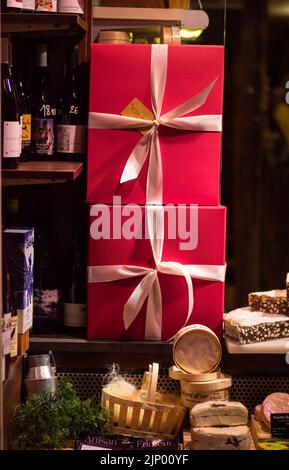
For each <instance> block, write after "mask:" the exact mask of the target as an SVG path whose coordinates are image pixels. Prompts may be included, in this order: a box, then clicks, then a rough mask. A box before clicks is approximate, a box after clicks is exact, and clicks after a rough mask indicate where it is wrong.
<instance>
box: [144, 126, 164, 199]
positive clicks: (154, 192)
mask: <svg viewBox="0 0 289 470" xmlns="http://www.w3.org/2000/svg"><path fill="white" fill-rule="evenodd" d="M146 193H147V197H146V204H162V201H163V165H162V155H161V149H160V141H159V133H158V131H155V132H154V133H153V134H152V138H151V147H150V157H149V167H148V174H147V188H146Z"/></svg>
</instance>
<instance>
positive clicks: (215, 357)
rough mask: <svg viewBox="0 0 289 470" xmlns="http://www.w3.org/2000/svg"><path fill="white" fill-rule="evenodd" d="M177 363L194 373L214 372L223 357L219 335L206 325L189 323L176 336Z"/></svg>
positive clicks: (183, 368) (175, 351)
mask: <svg viewBox="0 0 289 470" xmlns="http://www.w3.org/2000/svg"><path fill="white" fill-rule="evenodd" d="M173 357H174V362H175V365H176V366H177V367H178V368H179V369H181V370H183V371H184V372H187V373H189V374H193V375H200V374H207V373H209V372H214V371H215V370H216V368H217V367H218V365H219V363H220V361H221V358H222V348H221V344H220V341H219V339H218V337H217V336H216V335H215V333H214V332H213V331H212V330H210V328H208V327H206V326H204V325H189V326H186V327H185V328H182V329H181V330H180V331H179V332H178V333H177V334H176V336H175V339H174V344H173Z"/></svg>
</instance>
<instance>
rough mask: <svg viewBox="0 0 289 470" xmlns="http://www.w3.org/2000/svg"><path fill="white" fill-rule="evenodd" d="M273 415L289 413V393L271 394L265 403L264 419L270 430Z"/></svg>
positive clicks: (263, 407) (263, 406) (263, 408)
mask: <svg viewBox="0 0 289 470" xmlns="http://www.w3.org/2000/svg"><path fill="white" fill-rule="evenodd" d="M273 413H289V394H288V393H271V395H268V397H267V398H265V400H264V401H263V405H262V419H263V422H264V424H265V425H266V426H267V427H268V428H270V427H271V414H273Z"/></svg>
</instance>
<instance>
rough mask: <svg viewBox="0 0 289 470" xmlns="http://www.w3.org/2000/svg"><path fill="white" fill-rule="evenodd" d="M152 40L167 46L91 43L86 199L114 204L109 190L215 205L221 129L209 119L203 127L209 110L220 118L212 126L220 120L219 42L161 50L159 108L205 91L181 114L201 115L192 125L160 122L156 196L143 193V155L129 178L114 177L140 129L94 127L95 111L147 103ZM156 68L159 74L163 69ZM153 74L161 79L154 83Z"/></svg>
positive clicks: (142, 198) (132, 197)
mask: <svg viewBox="0 0 289 470" xmlns="http://www.w3.org/2000/svg"><path fill="white" fill-rule="evenodd" d="M152 47H154V48H156V47H167V46H164V45H162V46H151V45H114V44H93V45H92V47H91V78H90V105H89V111H90V124H89V127H90V128H89V131H88V179H87V185H88V186H87V201H88V202H89V203H96V202H105V203H112V201H113V196H114V195H118V196H121V198H122V200H121V202H122V204H126V203H137V204H146V203H147V204H148V203H163V204H167V203H176V204H199V205H217V204H218V203H219V176H220V153H221V132H220V131H215V130H214V125H212V124H211V131H207V130H204V128H205V129H208V125H207V124H206V122H207V119H209V120H210V117H211V116H215V117H217V118H219V119H218V123H219V124H218V125H219V126H221V114H222V96H223V68H224V48H223V47H222V46H197V45H196V46H185V45H182V46H177V45H174V46H168V49H166V50H167V66H166V71H167V75H166V79H164V82H165V89H164V94H163V100H162V107H161V115H164V114H165V113H168V112H169V111H171V110H172V109H173V108H175V107H177V106H179V105H180V104H182V103H184V102H186V101H187V100H189V99H191V98H193V97H196V96H197V95H198V94H199V93H200V92H202V91H203V90H204V89H206V87H210V90H209V91H208V93H207V96H206V99H205V100H204V104H202V105H201V106H199V105H200V103H199V105H198V106H197V109H195V110H194V111H192V112H189V113H187V114H186V117H188V116H198V117H201V118H200V119H197V120H196V123H195V127H194V126H193V129H195V130H183V129H179V128H172V127H167V125H160V126H159V127H158V135H159V142H160V153H161V163H162V173H163V174H162V181H163V183H162V184H163V188H162V190H161V193H162V200H161V201H160V200H159V199H158V200H156V201H152V200H148V199H147V198H146V193H147V189H146V185H147V178H148V171H149V157H148V156H147V158H146V159H145V161H144V163H143V166H142V167H141V170H140V173H139V174H138V176H137V177H136V178H135V179H132V180H129V181H126V182H123V183H121V182H120V181H121V176H122V174H123V171H124V168H125V167H126V164H127V161H128V159H129V157H130V155H131V153H132V152H133V150H134V149H135V147H136V145H137V143H138V142H139V141H140V139H141V138H142V134H141V133H140V131H139V130H138V129H127V128H122V129H119V128H117V129H112V128H111V127H112V126H111V124H109V123H107V124H106V125H105V126H104V128H101V129H100V128H97V127H98V125H99V124H98V125H96V124H95V119H93V117H94V115H95V113H109V114H112V115H114V116H120V114H121V112H122V111H123V110H124V108H125V107H127V105H128V104H129V103H130V102H131V101H132V100H133V99H134V98H138V99H139V100H140V101H141V102H142V103H143V104H144V105H145V106H146V107H147V108H148V109H149V110H152V87H151V60H152V56H153V53H152ZM153 50H154V51H155V50H156V49H153ZM157 60H158V59H157ZM163 68H164V67H163ZM157 73H159V74H161V71H157ZM156 81H157V83H158V82H159V81H160V80H155V81H154V83H155V82H156ZM153 88H154V87H153ZM151 124H153V123H152V122H151ZM158 124H163V123H162V122H161V123H159V122H158ZM158 124H157V126H158ZM174 125H175V123H174ZM209 127H210V125H209ZM217 127H218V126H217ZM212 128H213V129H212ZM137 160H138V158H137Z"/></svg>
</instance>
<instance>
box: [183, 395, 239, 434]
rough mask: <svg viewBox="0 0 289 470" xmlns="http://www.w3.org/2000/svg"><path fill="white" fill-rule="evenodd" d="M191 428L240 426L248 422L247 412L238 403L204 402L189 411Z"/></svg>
mask: <svg viewBox="0 0 289 470" xmlns="http://www.w3.org/2000/svg"><path fill="white" fill-rule="evenodd" d="M190 421H191V425H192V426H196V427H198V428H203V427H207V426H241V425H244V424H247V422H248V410H247V408H246V407H245V406H244V405H242V403H240V402H238V401H206V402H204V403H198V404H197V405H195V406H194V407H193V408H192V409H191V413H190Z"/></svg>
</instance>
